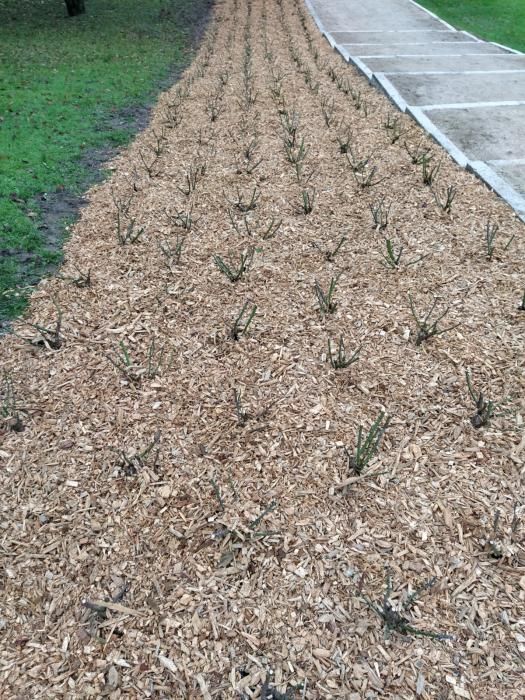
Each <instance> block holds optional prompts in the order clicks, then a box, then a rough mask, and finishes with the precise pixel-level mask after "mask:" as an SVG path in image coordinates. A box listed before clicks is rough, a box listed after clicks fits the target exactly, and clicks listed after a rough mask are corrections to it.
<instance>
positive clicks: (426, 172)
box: [421, 156, 441, 187]
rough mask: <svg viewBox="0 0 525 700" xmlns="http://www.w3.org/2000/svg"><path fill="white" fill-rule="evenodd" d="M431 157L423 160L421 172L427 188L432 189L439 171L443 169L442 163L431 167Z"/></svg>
mask: <svg viewBox="0 0 525 700" xmlns="http://www.w3.org/2000/svg"><path fill="white" fill-rule="evenodd" d="M430 161H431V157H427V156H425V157H424V158H422V159H421V172H422V176H423V184H424V185H427V187H431V186H432V184H433V182H434V180H435V179H436V177H437V175H438V173H439V169H440V168H441V161H440V162H439V163H436V165H433V166H431V165H430Z"/></svg>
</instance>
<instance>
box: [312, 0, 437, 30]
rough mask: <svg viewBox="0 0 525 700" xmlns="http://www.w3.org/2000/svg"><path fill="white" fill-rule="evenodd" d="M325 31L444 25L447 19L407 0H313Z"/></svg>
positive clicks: (429, 27) (418, 27) (314, 7)
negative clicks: (434, 16)
mask: <svg viewBox="0 0 525 700" xmlns="http://www.w3.org/2000/svg"><path fill="white" fill-rule="evenodd" d="M310 3H311V5H312V7H313V9H314V11H315V12H316V14H317V16H318V18H319V20H320V21H321V22H322V24H323V27H324V29H325V31H327V32H332V31H343V30H346V31H357V30H360V29H373V30H375V31H377V30H382V29H444V28H447V26H448V25H446V24H445V23H444V22H442V21H440V20H438V19H435V18H433V17H431V16H430V15H429V14H427V13H426V12H425V11H424V10H422V9H421V8H420V7H417V6H416V5H412V3H409V2H407V0H389V2H388V3H385V2H384V0H367V1H366V3H362V4H360V3H354V2H348V0H310Z"/></svg>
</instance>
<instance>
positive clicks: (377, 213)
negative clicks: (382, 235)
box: [369, 197, 392, 231]
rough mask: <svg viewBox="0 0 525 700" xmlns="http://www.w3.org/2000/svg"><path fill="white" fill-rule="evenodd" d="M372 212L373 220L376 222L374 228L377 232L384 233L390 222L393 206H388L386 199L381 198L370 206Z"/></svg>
mask: <svg viewBox="0 0 525 700" xmlns="http://www.w3.org/2000/svg"><path fill="white" fill-rule="evenodd" d="M369 206H370V212H371V213H372V219H373V221H374V228H375V230H376V231H384V230H385V229H386V227H387V226H388V221H389V218H390V209H391V208H392V204H391V203H390V204H389V205H388V206H387V205H386V204H385V198H384V197H381V199H378V200H377V201H375V202H372V203H371V204H370V205H369Z"/></svg>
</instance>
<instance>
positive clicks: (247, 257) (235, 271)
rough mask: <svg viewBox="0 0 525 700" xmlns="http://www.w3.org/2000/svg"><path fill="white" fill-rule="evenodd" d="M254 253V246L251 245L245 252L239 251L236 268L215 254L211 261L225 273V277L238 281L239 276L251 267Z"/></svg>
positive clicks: (231, 280)
mask: <svg viewBox="0 0 525 700" xmlns="http://www.w3.org/2000/svg"><path fill="white" fill-rule="evenodd" d="M254 254H255V247H254V246H251V247H250V248H248V250H247V251H246V252H245V253H241V255H240V260H239V265H238V267H237V268H235V267H233V266H230V265H228V264H227V263H225V262H224V260H223V259H222V258H221V257H220V256H219V255H215V256H214V258H213V261H214V263H215V265H216V266H217V267H218V269H219V270H220V271H221V272H222V273H223V274H224V275H226V277H227V278H228V279H229V280H230V282H232V283H234V282H238V281H239V280H240V279H241V277H242V276H243V275H244V274H245V273H246V272H248V270H249V269H250V267H251V264H252V262H253V256H254Z"/></svg>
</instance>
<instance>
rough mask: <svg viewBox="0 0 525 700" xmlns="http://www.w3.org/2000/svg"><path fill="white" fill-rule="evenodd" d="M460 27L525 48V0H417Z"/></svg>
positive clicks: (519, 49)
mask: <svg viewBox="0 0 525 700" xmlns="http://www.w3.org/2000/svg"><path fill="white" fill-rule="evenodd" d="M418 2H419V4H420V5H423V7H426V8H427V9H428V10H431V11H432V12H435V13H436V14H437V15H439V17H441V18H442V19H444V20H445V21H447V22H449V23H450V24H452V25H453V26H454V27H456V28H457V29H466V30H467V31H469V32H472V33H473V34H475V35H476V36H478V37H480V38H481V39H487V40H489V41H496V42H498V43H499V44H504V45H505V46H509V47H510V48H512V49H517V50H518V51H524V52H525V0H418Z"/></svg>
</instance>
